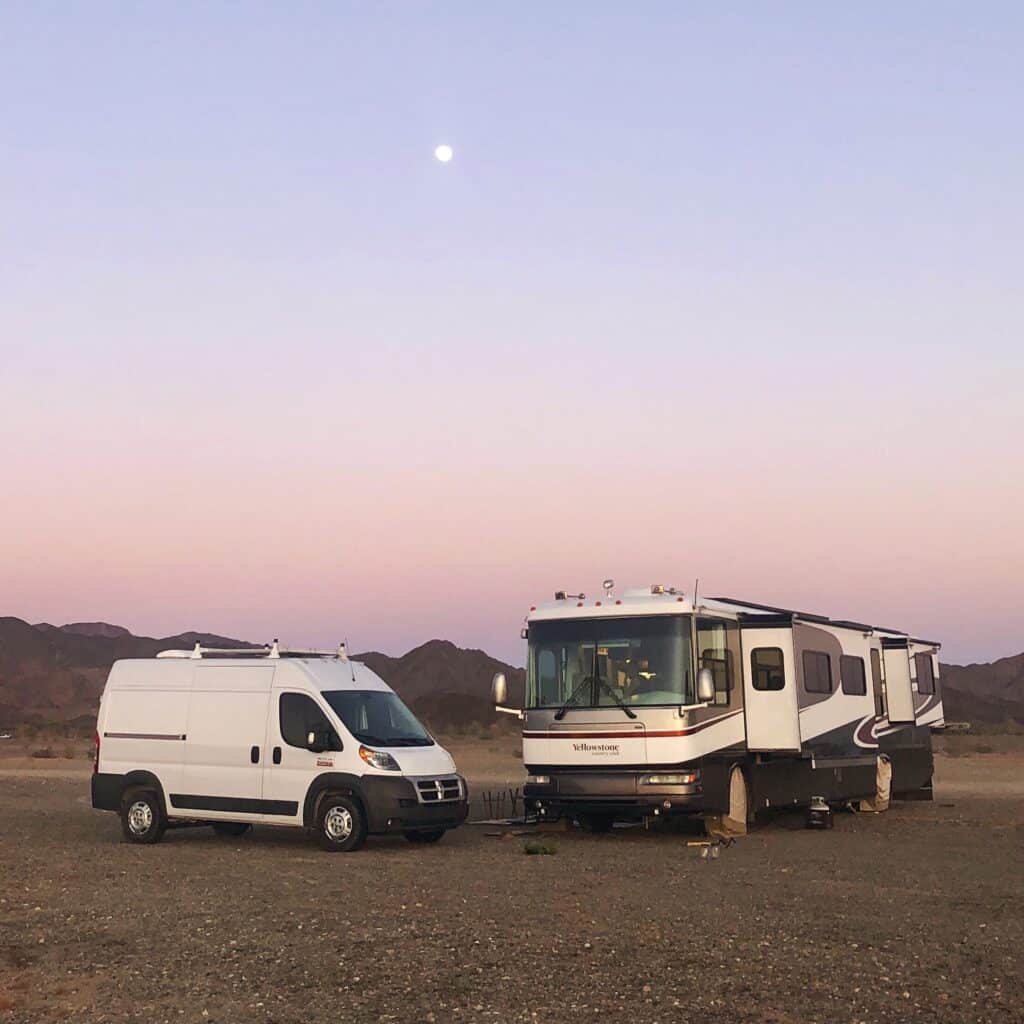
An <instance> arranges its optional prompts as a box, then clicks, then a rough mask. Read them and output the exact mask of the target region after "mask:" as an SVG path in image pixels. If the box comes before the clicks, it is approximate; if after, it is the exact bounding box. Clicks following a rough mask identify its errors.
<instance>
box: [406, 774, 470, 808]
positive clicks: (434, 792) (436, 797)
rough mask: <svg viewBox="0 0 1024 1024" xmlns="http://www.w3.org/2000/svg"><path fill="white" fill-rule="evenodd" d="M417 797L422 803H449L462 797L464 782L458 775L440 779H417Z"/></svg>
mask: <svg viewBox="0 0 1024 1024" xmlns="http://www.w3.org/2000/svg"><path fill="white" fill-rule="evenodd" d="M416 798H417V799H418V800H419V802H420V803H421V804H448V803H452V802H453V801H455V800H461V799H462V782H461V781H460V780H459V778H458V776H455V775H449V776H447V777H445V778H440V779H417V780H416Z"/></svg>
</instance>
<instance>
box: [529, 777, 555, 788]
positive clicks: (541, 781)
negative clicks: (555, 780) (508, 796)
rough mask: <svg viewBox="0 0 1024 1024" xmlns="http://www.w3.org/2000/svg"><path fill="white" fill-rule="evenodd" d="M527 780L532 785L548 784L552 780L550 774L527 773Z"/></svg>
mask: <svg viewBox="0 0 1024 1024" xmlns="http://www.w3.org/2000/svg"><path fill="white" fill-rule="evenodd" d="M526 781H527V782H528V783H529V784H530V785H531V786H547V785H549V784H550V782H551V776H550V775H527V776H526Z"/></svg>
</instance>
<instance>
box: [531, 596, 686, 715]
mask: <svg viewBox="0 0 1024 1024" xmlns="http://www.w3.org/2000/svg"><path fill="white" fill-rule="evenodd" d="M529 639H530V646H529V659H528V665H527V706H528V707H531V708H560V707H562V706H563V705H564V704H568V705H569V706H570V707H575V708H591V707H614V706H615V705H616V704H618V703H620V702H621V703H624V704H627V705H641V706H642V705H647V706H654V705H668V704H688V703H692V699H693V696H692V695H693V685H692V667H691V647H690V619H689V618H687V617H685V616H681V615H658V616H655V615H650V616H643V617H630V618H621V619H611V618H609V619H566V620H560V621H554V622H533V623H531V624H530V638H529Z"/></svg>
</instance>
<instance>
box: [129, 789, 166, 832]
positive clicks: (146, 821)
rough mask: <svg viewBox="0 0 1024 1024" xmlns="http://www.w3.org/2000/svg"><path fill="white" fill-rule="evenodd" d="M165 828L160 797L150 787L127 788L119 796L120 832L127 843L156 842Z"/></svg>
mask: <svg viewBox="0 0 1024 1024" xmlns="http://www.w3.org/2000/svg"><path fill="white" fill-rule="evenodd" d="M166 830H167V819H166V818H164V812H163V808H162V807H161V806H160V797H159V796H157V794H156V793H154V792H153V791H152V790H151V789H129V790H128V791H127V792H126V793H125V794H124V796H123V797H121V833H122V835H123V836H124V838H125V840H126V841H127V842H129V843H143V844H150V843H158V842H160V840H161V839H162V838H163V834H164V832H165V831H166Z"/></svg>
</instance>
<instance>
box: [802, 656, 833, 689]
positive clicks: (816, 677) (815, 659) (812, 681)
mask: <svg viewBox="0 0 1024 1024" xmlns="http://www.w3.org/2000/svg"><path fill="white" fill-rule="evenodd" d="M803 663H804V689H805V690H806V691H807V692H808V693H831V692H832V659H831V658H830V657H829V656H828V655H827V654H826V653H825V652H824V651H804V657H803Z"/></svg>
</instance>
